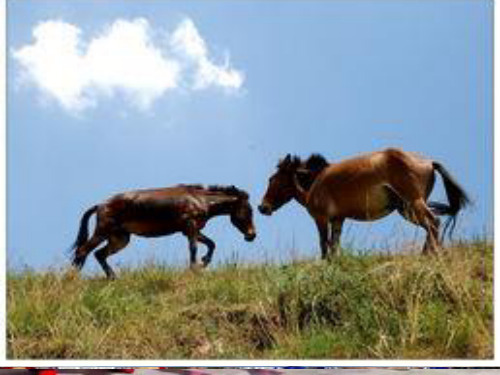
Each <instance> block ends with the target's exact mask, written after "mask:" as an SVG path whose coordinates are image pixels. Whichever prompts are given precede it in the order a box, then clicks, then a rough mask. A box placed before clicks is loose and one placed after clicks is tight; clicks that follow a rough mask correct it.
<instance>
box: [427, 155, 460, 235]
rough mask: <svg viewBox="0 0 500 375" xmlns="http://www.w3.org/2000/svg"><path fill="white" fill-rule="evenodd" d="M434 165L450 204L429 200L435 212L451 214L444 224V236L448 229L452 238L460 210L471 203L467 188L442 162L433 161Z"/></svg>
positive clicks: (437, 213)
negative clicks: (459, 182) (460, 183)
mask: <svg viewBox="0 0 500 375" xmlns="http://www.w3.org/2000/svg"><path fill="white" fill-rule="evenodd" d="M432 167H433V168H434V170H435V171H437V172H439V174H440V175H441V177H442V179H443V183H444V189H445V191H446V196H447V197H448V203H449V204H444V203H439V202H429V204H428V205H429V207H430V209H431V210H432V212H433V213H434V214H436V215H447V216H449V218H448V219H447V220H446V222H445V225H444V229H443V234H442V238H444V237H445V234H446V232H447V231H448V230H449V237H450V238H451V235H452V233H453V230H454V229H455V225H456V220H457V215H458V212H459V211H460V210H462V209H463V208H464V207H465V206H467V205H468V204H469V203H470V199H469V197H468V196H467V193H466V192H465V190H464V189H463V188H462V187H461V186H460V185H459V184H458V182H457V181H456V180H455V179H454V178H453V177H452V176H451V174H450V173H449V172H448V171H447V170H446V168H445V167H443V165H442V164H440V163H438V162H436V161H433V162H432Z"/></svg>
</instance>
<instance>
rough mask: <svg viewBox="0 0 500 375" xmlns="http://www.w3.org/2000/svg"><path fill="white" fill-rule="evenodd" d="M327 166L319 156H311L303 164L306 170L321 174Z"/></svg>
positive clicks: (322, 157) (325, 161)
mask: <svg viewBox="0 0 500 375" xmlns="http://www.w3.org/2000/svg"><path fill="white" fill-rule="evenodd" d="M328 165H329V163H328V161H327V160H326V159H325V157H324V156H323V155H321V154H312V155H311V156H309V158H308V159H307V160H306V163H305V166H306V168H307V169H309V170H310V171H313V172H321V171H322V170H323V169H325V168H326V167H328Z"/></svg>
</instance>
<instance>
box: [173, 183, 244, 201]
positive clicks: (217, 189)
mask: <svg viewBox="0 0 500 375" xmlns="http://www.w3.org/2000/svg"><path fill="white" fill-rule="evenodd" d="M177 186H179V187H183V188H186V189H194V190H205V191H209V192H213V193H224V194H227V195H231V196H234V197H238V198H245V199H248V197H249V195H248V193H247V192H246V191H245V190H241V189H238V188H237V187H236V186H234V185H229V186H225V185H210V186H205V185H202V184H180V185H177Z"/></svg>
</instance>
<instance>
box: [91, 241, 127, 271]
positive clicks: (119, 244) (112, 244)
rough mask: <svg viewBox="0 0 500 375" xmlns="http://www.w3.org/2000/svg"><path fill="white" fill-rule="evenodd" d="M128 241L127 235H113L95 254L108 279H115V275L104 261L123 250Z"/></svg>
mask: <svg viewBox="0 0 500 375" xmlns="http://www.w3.org/2000/svg"><path fill="white" fill-rule="evenodd" d="M129 241H130V234H129V233H115V234H113V235H111V236H110V237H109V238H108V243H107V245H106V246H104V247H103V248H101V249H99V250H97V251H96V252H95V258H96V259H97V261H98V262H99V264H100V265H101V267H102V269H103V270H104V272H105V273H106V276H107V278H108V279H115V278H116V275H115V273H114V271H113V269H112V268H111V267H110V265H109V264H108V262H107V261H106V259H107V258H108V257H109V256H110V255H112V254H115V253H117V252H118V251H120V250H121V249H123V248H124V247H125V246H127V244H128V243H129Z"/></svg>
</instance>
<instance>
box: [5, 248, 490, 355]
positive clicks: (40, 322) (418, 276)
mask: <svg viewBox="0 0 500 375" xmlns="http://www.w3.org/2000/svg"><path fill="white" fill-rule="evenodd" d="M7 284H8V294H7V303H8V304H7V313H8V329H7V339H8V357H9V358H17V359H27V358H40V359H41V358H44V359H46V358H88V359H97V358H115V359H118V358H119V359H129V358H148V359H160V358H161V359H180V358H192V359H196V358H209V359H222V358H224V359H226V358H250V359H258V358H266V359H273V358H290V359H305V358H375V359H377V358H391V359H396V358H401V359H402V358H405V359H409V358H492V357H493V342H494V340H493V246H492V245H491V244H490V243H486V242H483V241H477V242H474V243H463V244H455V245H454V246H453V247H450V248H447V249H446V252H445V253H443V254H442V255H440V256H436V257H433V256H430V257H424V256H421V255H416V254H406V255H380V254H378V255H374V254H372V255H369V254H363V255H353V254H347V255H344V256H342V257H340V258H338V259H335V260H334V261H333V262H331V263H326V262H321V261H319V260H318V261H307V262H306V261H304V262H295V263H293V264H290V265H284V266H278V265H256V266H246V267H245V266H241V267H240V266H238V267H237V266H234V265H232V266H229V265H228V266H226V267H219V268H217V269H214V270H204V271H200V272H192V271H189V270H181V271H179V270H173V269H169V268H167V267H144V268H142V269H135V270H122V271H121V272H120V274H119V279H118V280H116V281H113V282H108V281H106V280H104V279H101V278H93V279H86V278H79V277H78V276H76V275H75V274H74V273H71V272H67V273H64V272H47V273H36V272H28V271H26V272H21V273H13V272H10V273H9V274H8V276H7Z"/></svg>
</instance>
